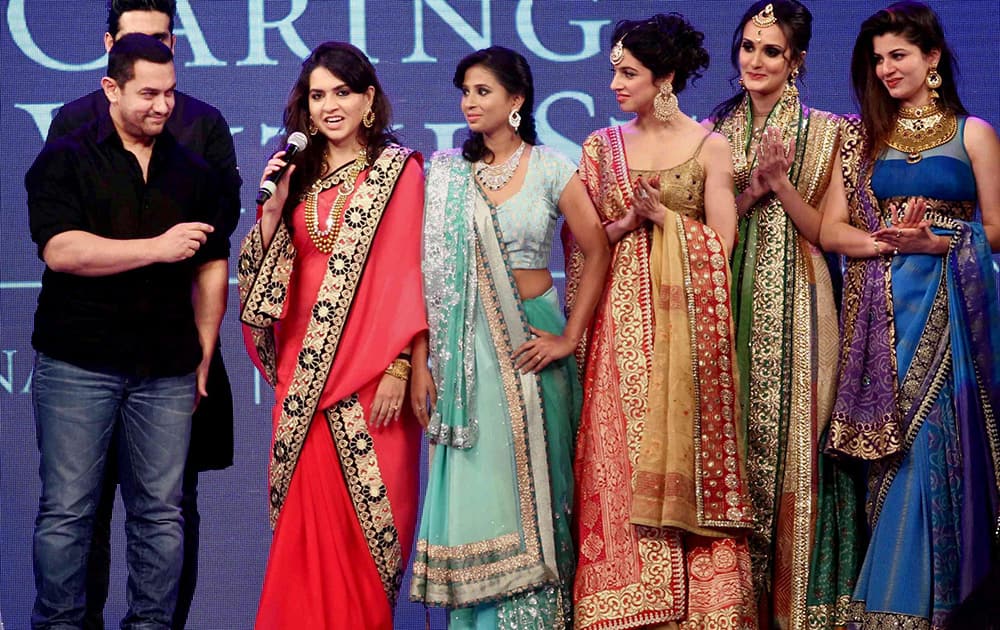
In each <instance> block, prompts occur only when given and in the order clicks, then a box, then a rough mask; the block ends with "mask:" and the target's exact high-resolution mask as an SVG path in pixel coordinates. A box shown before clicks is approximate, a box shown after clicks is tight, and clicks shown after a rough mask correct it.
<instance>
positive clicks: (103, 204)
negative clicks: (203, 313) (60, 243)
mask: <svg viewBox="0 0 1000 630" xmlns="http://www.w3.org/2000/svg"><path fill="white" fill-rule="evenodd" d="M25 188H26V189H27V192H28V212H29V219H30V227H31V237H32V240H34V241H35V243H37V244H38V252H39V256H41V253H42V251H43V250H44V248H45V245H46V243H48V241H49V239H51V238H52V237H53V236H55V235H57V234H60V233H62V232H66V231H70V230H82V231H86V232H90V233H92V234H95V235H97V236H101V237H104V238H109V239H142V238H151V237H155V236H158V235H160V234H162V233H163V232H165V231H166V230H168V229H169V228H171V227H172V226H174V225H176V224H177V223H182V222H187V221H203V222H205V223H211V224H212V225H214V226H215V228H216V231H215V232H213V233H212V234H210V235H209V238H208V242H207V243H205V245H203V246H202V247H201V249H200V250H199V252H198V253H197V254H196V255H195V256H194V257H193V258H190V259H188V260H186V261H183V262H179V263H172V264H166V263H158V264H153V265H148V266H146V267H141V268H138V269H133V270H130V271H126V272H123V273H118V274H112V275H108V276H99V277H86V276H78V275H74V274H69V273H59V272H55V271H53V270H51V269H49V268H47V267H46V269H45V272H44V274H43V276H42V290H41V293H40V295H39V297H38V309H37V310H36V312H35V329H34V333H33V335H32V345H33V346H34V347H35V349H36V350H38V351H39V352H43V353H45V354H47V355H49V356H51V357H53V358H56V359H59V360H62V361H68V362H70V363H74V364H77V365H80V366H81V367H84V368H88V369H108V370H115V371H118V372H121V373H125V374H132V375H137V376H171V375H179V374H185V373H188V372H191V371H193V370H194V368H195V367H197V365H198V362H199V361H200V359H201V347H200V345H199V343H198V333H197V329H196V327H195V322H194V309H193V307H192V303H191V291H192V279H193V274H194V271H195V269H196V268H197V267H198V266H199V265H201V264H203V263H205V262H207V261H210V260H213V259H220V258H226V257H228V255H229V240H228V230H227V229H226V228H227V227H228V226H226V225H225V223H226V221H225V220H224V219H223V218H222V217H220V211H219V209H220V207H221V204H220V201H219V191H218V186H217V184H216V182H215V181H213V171H212V169H210V167H209V166H208V165H207V164H206V163H205V161H204V160H203V159H202V158H200V157H199V156H197V155H195V154H194V153H192V152H190V151H188V150H187V149H185V148H183V147H182V146H181V145H180V144H178V143H177V141H176V140H175V139H174V137H173V136H172V135H171V134H170V132H169V131H166V130H164V132H163V133H162V134H161V135H160V136H158V137H157V139H156V142H155V144H154V145H153V151H152V156H151V158H150V161H149V166H148V171H147V179H146V181H143V176H142V169H141V167H140V165H139V162H138V160H137V159H136V157H135V156H134V155H133V154H132V153H130V152H129V151H127V150H126V149H125V148H124V146H123V145H122V142H121V139H120V137H119V136H118V133H117V131H116V130H115V127H114V123H113V122H112V120H111V116H110V114H109V113H107V112H106V111H105V112H104V114H103V115H102V116H100V117H98V118H97V119H96V120H93V121H92V123H91V124H89V125H87V126H86V127H83V128H81V129H79V130H77V131H75V132H74V133H72V134H71V135H69V136H66V137H64V138H62V139H60V140H57V141H55V142H51V143H49V144H47V145H46V146H45V148H44V149H43V150H42V152H41V154H40V155H39V156H38V158H36V160H35V162H34V164H32V166H31V168H30V169H29V171H28V174H27V175H26V177H25Z"/></svg>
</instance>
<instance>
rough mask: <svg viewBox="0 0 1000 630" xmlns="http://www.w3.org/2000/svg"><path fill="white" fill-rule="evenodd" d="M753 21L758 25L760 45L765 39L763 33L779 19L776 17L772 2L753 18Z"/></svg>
mask: <svg viewBox="0 0 1000 630" xmlns="http://www.w3.org/2000/svg"><path fill="white" fill-rule="evenodd" d="M752 19H753V23H754V24H756V25H757V42H758V43H759V42H760V40H762V39H764V35H763V33H761V31H763V30H764V29H765V28H767V27H768V26H773V25H774V23H775V22H777V21H778V18H776V17H774V5H772V4H771V3H770V2H769V3H767V6H765V7H764V8H763V9H761V11H760V12H759V13H758V14H757V15H755V16H753V18H752Z"/></svg>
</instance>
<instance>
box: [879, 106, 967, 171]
mask: <svg viewBox="0 0 1000 630" xmlns="http://www.w3.org/2000/svg"><path fill="white" fill-rule="evenodd" d="M957 129H958V117H957V116H955V114H954V112H951V111H948V110H944V109H941V107H939V106H938V104H937V100H932V101H931V102H930V103H929V104H927V105H922V106H920V107H900V108H899V114H898V115H897V116H896V127H895V128H894V129H893V130H892V135H891V136H889V140H888V141H887V142H886V144H888V145H889V146H890V147H892V148H893V149H896V150H898V151H901V152H903V153H905V154H906V161H907V163H909V164H916V163H917V162H919V161H920V160H922V159H923V155H922V152H923V151H926V150H928V149H933V148H934V147H938V146H941V145H942V144H944V143H945V142H948V141H949V140H951V139H952V138H953V137H955V131H956V130H957Z"/></svg>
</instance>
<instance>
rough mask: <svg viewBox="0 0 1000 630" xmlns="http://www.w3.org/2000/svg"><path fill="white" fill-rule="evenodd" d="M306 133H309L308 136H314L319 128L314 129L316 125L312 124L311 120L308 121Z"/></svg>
mask: <svg viewBox="0 0 1000 630" xmlns="http://www.w3.org/2000/svg"><path fill="white" fill-rule="evenodd" d="M308 131H309V135H310V136H315V135H316V134H317V133H319V128H318V127H316V125H314V124H313V121H312V119H311V118H310V119H309V128H308Z"/></svg>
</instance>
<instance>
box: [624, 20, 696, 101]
mask: <svg viewBox="0 0 1000 630" xmlns="http://www.w3.org/2000/svg"><path fill="white" fill-rule="evenodd" d="M704 40H705V35H704V34H703V33H702V32H701V31H699V30H697V29H695V28H694V27H693V26H692V25H691V23H690V22H688V21H687V20H686V19H684V16H683V15H681V14H680V13H668V14H666V15H664V14H662V13H658V14H656V15H654V16H653V17H651V18H649V19H648V20H640V21H631V20H622V21H620V22H618V23H617V24H615V30H614V33H612V35H611V45H612V46H614V45H615V44H617V43H618V42H619V41H621V43H622V46H624V47H625V48H626V49H627V50H628V51H629V52H630V53H632V56H633V57H635V58H636V59H638V60H639V62H640V63H641V64H642V65H644V66H645V67H647V68H649V70H650V72H652V73H653V78H654V79H662V78H663V77H665V76H667V75H668V74H670V73H671V72H673V73H674V78H673V80H672V81H671V82H670V84H671V85H672V86H673V88H674V94H680V93H681V92H683V91H684V88H685V87H687V83H688V81H689V80H690V81H691V83H692V84H693V83H694V82H695V81H696V80H697V79H700V78H701V75H702V74H703V71H704V70H705V69H706V68H708V63H709V56H708V51H707V50H705V47H704V46H702V42H703V41H704Z"/></svg>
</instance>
